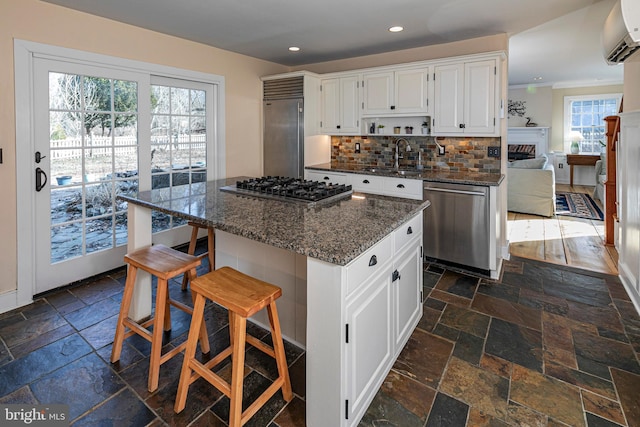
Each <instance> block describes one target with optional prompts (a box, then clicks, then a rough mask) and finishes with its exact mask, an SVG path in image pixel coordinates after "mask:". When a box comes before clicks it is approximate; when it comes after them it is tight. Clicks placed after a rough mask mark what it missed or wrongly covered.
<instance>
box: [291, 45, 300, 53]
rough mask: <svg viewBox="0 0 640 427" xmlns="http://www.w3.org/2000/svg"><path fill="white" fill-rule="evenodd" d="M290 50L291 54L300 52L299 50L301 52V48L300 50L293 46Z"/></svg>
mask: <svg viewBox="0 0 640 427" xmlns="http://www.w3.org/2000/svg"><path fill="white" fill-rule="evenodd" d="M289 50H290V51H291V52H297V51H299V50H300V48H299V47H298V46H291V47H290V48H289Z"/></svg>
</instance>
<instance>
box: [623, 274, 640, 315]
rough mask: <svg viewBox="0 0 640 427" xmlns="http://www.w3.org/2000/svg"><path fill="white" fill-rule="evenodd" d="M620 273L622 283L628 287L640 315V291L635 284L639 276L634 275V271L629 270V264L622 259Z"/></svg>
mask: <svg viewBox="0 0 640 427" xmlns="http://www.w3.org/2000/svg"><path fill="white" fill-rule="evenodd" d="M618 273H619V277H620V281H621V282H622V285H623V286H624V288H625V289H626V291H627V294H628V295H629V298H630V299H631V302H632V303H633V305H634V307H635V308H636V311H637V312H638V314H639V315H640V293H638V291H637V290H636V288H635V287H634V285H633V284H634V283H636V281H637V278H636V277H635V276H634V275H633V273H631V271H630V270H629V267H627V264H626V263H624V262H621V261H620V262H618Z"/></svg>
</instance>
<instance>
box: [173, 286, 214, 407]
mask: <svg viewBox="0 0 640 427" xmlns="http://www.w3.org/2000/svg"><path fill="white" fill-rule="evenodd" d="M194 298H195V302H194V303H193V314H192V315H191V316H192V317H191V327H190V328H189V337H188V338H187V348H186V349H185V351H184V362H183V364H182V371H181V372H180V383H179V384H178V392H177V394H176V403H175V405H174V408H173V409H174V411H176V412H180V411H182V410H183V409H184V407H185V405H186V403H187V392H188V391H189V385H190V382H191V381H190V380H191V372H192V370H191V365H190V364H189V363H188V362H187V361H188V360H191V359H193V358H194V356H195V354H196V347H197V345H198V340H197V338H196V336H197V334H198V330H199V329H200V328H199V327H198V324H200V325H203V324H204V322H203V318H204V305H205V302H206V298H205V297H203V296H202V295H200V294H197V295H196V296H195V297H194ZM207 343H208V341H207Z"/></svg>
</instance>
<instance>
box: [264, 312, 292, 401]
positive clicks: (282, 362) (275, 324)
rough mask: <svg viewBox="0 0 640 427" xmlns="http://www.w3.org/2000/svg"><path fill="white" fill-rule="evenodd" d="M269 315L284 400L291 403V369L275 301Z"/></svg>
mask: <svg viewBox="0 0 640 427" xmlns="http://www.w3.org/2000/svg"><path fill="white" fill-rule="evenodd" d="M267 313H268V314H269V326H271V338H272V340H273V352H274V353H275V355H276V364H277V365H278V374H279V375H280V378H282V396H283V397H284V400H286V401H287V402H290V401H291V399H293V392H292V391H291V381H290V379H289V369H288V368H287V357H286V356H285V352H284V343H283V341H282V331H281V330H280V318H279V317H278V309H277V308H276V303H275V301H273V302H271V303H270V304H269V305H268V306H267Z"/></svg>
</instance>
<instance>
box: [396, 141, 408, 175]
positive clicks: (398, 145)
mask: <svg viewBox="0 0 640 427" xmlns="http://www.w3.org/2000/svg"><path fill="white" fill-rule="evenodd" d="M402 141H404V143H405V151H406V152H407V153H409V152H411V144H409V141H407V140H406V139H405V138H398V139H396V141H395V142H396V154H395V156H394V157H395V163H394V164H393V167H394V168H395V169H398V168H400V162H399V160H400V159H402V158H403V157H402V156H401V155H400V142H402Z"/></svg>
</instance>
